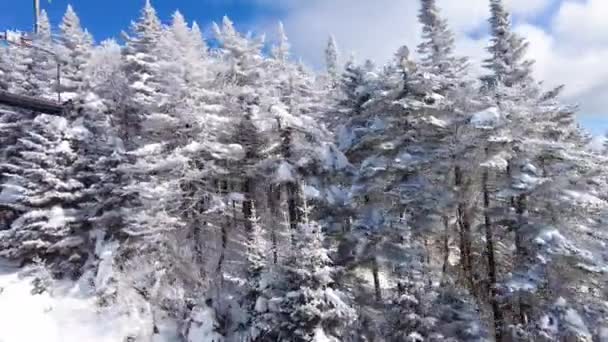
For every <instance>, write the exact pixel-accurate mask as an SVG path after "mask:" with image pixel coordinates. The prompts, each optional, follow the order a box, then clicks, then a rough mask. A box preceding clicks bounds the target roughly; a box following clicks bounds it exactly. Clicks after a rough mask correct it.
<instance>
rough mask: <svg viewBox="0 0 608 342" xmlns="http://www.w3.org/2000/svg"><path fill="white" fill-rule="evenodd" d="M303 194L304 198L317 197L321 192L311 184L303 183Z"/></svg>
mask: <svg viewBox="0 0 608 342" xmlns="http://www.w3.org/2000/svg"><path fill="white" fill-rule="evenodd" d="M302 190H303V193H304V196H306V198H310V199H312V198H319V197H320V196H321V192H320V191H319V190H317V188H315V187H314V186H311V185H308V184H306V185H304V186H303V187H302Z"/></svg>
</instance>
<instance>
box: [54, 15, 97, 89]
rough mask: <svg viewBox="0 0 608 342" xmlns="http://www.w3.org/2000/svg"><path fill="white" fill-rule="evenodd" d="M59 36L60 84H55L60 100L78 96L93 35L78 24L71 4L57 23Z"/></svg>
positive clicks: (83, 79)
mask: <svg viewBox="0 0 608 342" xmlns="http://www.w3.org/2000/svg"><path fill="white" fill-rule="evenodd" d="M59 28H60V30H61V36H60V39H59V47H58V54H59V56H60V59H61V60H62V61H63V66H62V70H61V84H60V85H57V86H58V88H59V91H61V94H62V100H63V101H66V100H71V99H75V98H77V97H78V96H79V94H80V93H81V92H82V91H83V87H84V85H85V74H84V71H85V67H86V63H87V62H88V60H89V59H90V57H91V50H92V48H93V37H92V36H91V35H90V34H89V33H88V32H87V31H86V30H84V29H83V28H82V27H81V25H80V19H79V18H78V15H77V14H76V12H75V11H74V9H73V8H72V6H71V5H68V7H67V10H66V12H65V14H64V16H63V19H62V21H61V24H60V25H59Z"/></svg>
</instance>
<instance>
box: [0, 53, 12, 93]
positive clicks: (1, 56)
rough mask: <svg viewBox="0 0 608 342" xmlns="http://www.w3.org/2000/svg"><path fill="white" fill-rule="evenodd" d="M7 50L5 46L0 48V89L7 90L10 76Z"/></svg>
mask: <svg viewBox="0 0 608 342" xmlns="http://www.w3.org/2000/svg"><path fill="white" fill-rule="evenodd" d="M9 58H10V55H9V50H8V48H6V47H3V48H2V49H0V90H8V86H9V76H10V67H9V61H10V59H9Z"/></svg>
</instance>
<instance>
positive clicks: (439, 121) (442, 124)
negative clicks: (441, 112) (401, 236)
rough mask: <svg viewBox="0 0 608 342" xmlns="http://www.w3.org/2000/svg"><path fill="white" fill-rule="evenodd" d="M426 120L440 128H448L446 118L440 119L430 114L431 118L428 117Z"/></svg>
mask: <svg viewBox="0 0 608 342" xmlns="http://www.w3.org/2000/svg"><path fill="white" fill-rule="evenodd" d="M425 121H426V122H428V123H429V124H431V125H433V126H437V127H440V128H446V127H447V126H448V123H447V122H446V121H445V120H442V119H438V118H436V117H434V116H430V117H429V118H426V119H425Z"/></svg>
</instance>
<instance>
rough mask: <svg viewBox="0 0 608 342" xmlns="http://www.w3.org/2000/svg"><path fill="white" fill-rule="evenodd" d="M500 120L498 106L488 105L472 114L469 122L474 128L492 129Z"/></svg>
mask: <svg viewBox="0 0 608 342" xmlns="http://www.w3.org/2000/svg"><path fill="white" fill-rule="evenodd" d="M500 122H501V114H500V111H499V109H498V108H496V107H490V108H488V109H485V110H482V111H480V112H477V113H475V114H473V116H472V117H471V124H472V125H473V126H474V127H476V128H481V129H492V128H495V127H496V126H498V125H499V124H500Z"/></svg>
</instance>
